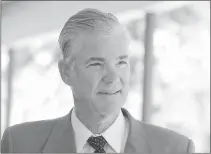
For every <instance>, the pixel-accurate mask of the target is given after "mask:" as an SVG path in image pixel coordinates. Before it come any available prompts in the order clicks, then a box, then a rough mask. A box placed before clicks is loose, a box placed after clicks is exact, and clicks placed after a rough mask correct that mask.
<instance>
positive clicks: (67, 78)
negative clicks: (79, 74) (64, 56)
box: [58, 60, 73, 86]
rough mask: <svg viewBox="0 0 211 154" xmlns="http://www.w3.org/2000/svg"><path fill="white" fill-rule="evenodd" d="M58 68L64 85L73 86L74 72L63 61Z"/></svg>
mask: <svg viewBox="0 0 211 154" xmlns="http://www.w3.org/2000/svg"><path fill="white" fill-rule="evenodd" d="M58 68H59V72H60V75H61V78H62V80H63V81H64V83H65V84H67V85H69V86H71V82H72V74H73V70H72V69H70V67H68V66H67V64H66V63H65V62H64V61H63V60H60V61H59V63H58Z"/></svg>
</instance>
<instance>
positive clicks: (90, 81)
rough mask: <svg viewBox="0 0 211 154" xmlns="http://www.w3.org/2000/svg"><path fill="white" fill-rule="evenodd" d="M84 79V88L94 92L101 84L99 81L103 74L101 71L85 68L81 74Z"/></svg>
mask: <svg viewBox="0 0 211 154" xmlns="http://www.w3.org/2000/svg"><path fill="white" fill-rule="evenodd" d="M81 76H82V80H81V82H82V83H83V84H84V88H85V89H86V90H87V91H88V92H89V93H92V92H94V91H95V90H96V88H97V87H98V85H99V82H100V80H101V78H102V75H101V73H100V72H99V71H96V70H95V71H92V70H90V69H85V70H84V71H83V73H82V74H81Z"/></svg>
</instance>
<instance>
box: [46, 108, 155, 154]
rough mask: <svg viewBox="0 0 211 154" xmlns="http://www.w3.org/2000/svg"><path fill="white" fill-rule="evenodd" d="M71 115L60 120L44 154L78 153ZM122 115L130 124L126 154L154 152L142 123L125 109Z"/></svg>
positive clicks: (48, 140) (54, 128)
mask: <svg viewBox="0 0 211 154" xmlns="http://www.w3.org/2000/svg"><path fill="white" fill-rule="evenodd" d="M71 113H72V110H71V111H70V112H69V114H67V115H66V116H64V117H62V118H59V119H58V122H57V123H56V125H55V126H54V127H53V129H52V131H51V133H50V136H49V138H48V139H47V141H46V144H45V145H44V147H43V150H42V152H43V153H76V146H75V137H74V132H73V128H72V124H71ZM122 113H123V115H124V116H125V117H126V118H127V119H128V122H129V134H128V138H127V142H126V145H125V151H124V152H125V153H144V154H147V153H150V152H152V151H151V147H150V145H149V143H148V141H147V137H146V134H145V132H144V128H143V126H142V123H140V122H138V121H137V120H135V119H134V118H133V117H132V116H131V115H130V113H129V112H128V111H127V110H126V109H124V108H122Z"/></svg>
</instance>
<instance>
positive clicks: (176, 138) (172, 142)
mask: <svg viewBox="0 0 211 154" xmlns="http://www.w3.org/2000/svg"><path fill="white" fill-rule="evenodd" d="M139 125H141V128H142V129H143V131H144V133H145V136H146V138H147V140H148V142H149V144H150V145H151V146H152V147H153V148H154V151H160V150H162V151H163V150H164V151H165V152H170V151H183V152H188V150H189V148H190V147H189V146H193V145H190V144H192V143H193V142H192V141H191V140H190V139H189V138H188V137H186V136H184V135H182V134H180V133H178V132H175V131H172V130H170V129H167V128H163V127H159V126H156V125H152V124H148V123H144V122H139ZM161 147H162V148H161Z"/></svg>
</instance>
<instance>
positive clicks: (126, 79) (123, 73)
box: [120, 68, 130, 86]
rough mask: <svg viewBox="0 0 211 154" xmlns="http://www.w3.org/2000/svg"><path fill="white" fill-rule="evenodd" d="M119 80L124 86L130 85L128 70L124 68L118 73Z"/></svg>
mask: <svg viewBox="0 0 211 154" xmlns="http://www.w3.org/2000/svg"><path fill="white" fill-rule="evenodd" d="M120 78H121V80H122V82H123V84H124V86H127V85H129V83H130V69H129V68H125V69H123V70H121V71H120Z"/></svg>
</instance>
